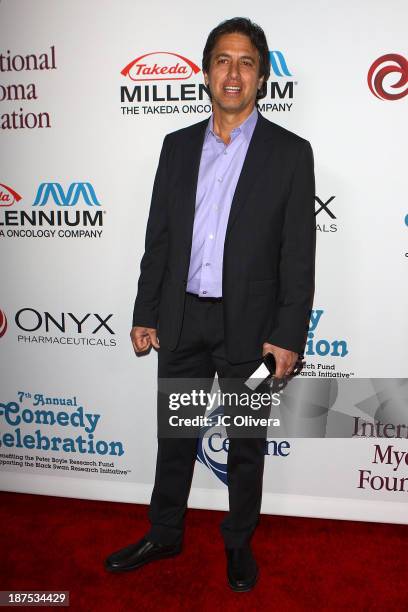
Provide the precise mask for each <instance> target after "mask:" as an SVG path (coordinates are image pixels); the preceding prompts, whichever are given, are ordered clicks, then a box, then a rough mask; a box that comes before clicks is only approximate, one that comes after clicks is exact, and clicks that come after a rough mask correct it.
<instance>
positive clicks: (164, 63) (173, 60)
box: [121, 51, 200, 81]
mask: <svg viewBox="0 0 408 612" xmlns="http://www.w3.org/2000/svg"><path fill="white" fill-rule="evenodd" d="M198 72H200V68H199V67H198V66H197V65H196V64H195V63H194V62H192V61H191V60H189V59H187V58H186V57H184V56H183V55H179V54H178V53H169V52H168V51H153V52H152V53H145V54H144V55H141V56H140V57H137V58H136V59H134V60H132V61H131V62H130V63H129V64H128V65H127V66H125V68H123V70H121V74H123V76H128V77H129V78H130V79H131V80H132V81H160V80H164V81H181V80H185V79H189V78H190V77H191V76H192V75H193V74H197V73H198Z"/></svg>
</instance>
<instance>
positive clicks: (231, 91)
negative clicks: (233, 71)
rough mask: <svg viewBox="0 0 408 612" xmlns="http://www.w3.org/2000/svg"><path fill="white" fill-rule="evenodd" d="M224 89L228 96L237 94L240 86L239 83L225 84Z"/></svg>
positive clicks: (239, 91)
mask: <svg viewBox="0 0 408 612" xmlns="http://www.w3.org/2000/svg"><path fill="white" fill-rule="evenodd" d="M224 91H225V93H226V94H227V95H229V96H237V95H239V94H240V93H241V87H240V86H239V85H226V86H225V87H224Z"/></svg>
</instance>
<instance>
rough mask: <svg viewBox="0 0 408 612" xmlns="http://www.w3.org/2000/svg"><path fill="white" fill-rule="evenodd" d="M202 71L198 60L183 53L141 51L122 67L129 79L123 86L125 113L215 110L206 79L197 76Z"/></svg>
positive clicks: (152, 113) (206, 112) (122, 94)
mask: <svg viewBox="0 0 408 612" xmlns="http://www.w3.org/2000/svg"><path fill="white" fill-rule="evenodd" d="M200 72H201V70H200V68H199V67H198V66H197V64H195V63H194V62H193V61H191V60H190V59H188V58H187V57H185V56H184V55H181V54H180V53H173V52H170V51H152V52H150V53H144V54H143V55H139V56H138V57H137V58H136V59H134V60H132V61H131V62H129V63H128V64H127V65H126V66H125V67H124V68H123V69H122V70H121V71H120V73H121V75H122V76H124V77H126V79H127V81H126V82H127V84H126V85H121V87H120V101H121V104H123V106H121V107H120V108H121V112H122V115H127V116H129V115H132V116H135V115H171V114H173V115H178V114H180V113H181V114H192V115H196V114H204V115H207V114H209V113H211V104H210V98H209V96H208V90H207V88H206V87H205V84H204V83H203V79H198V78H197V75H198V74H199V73H200ZM129 81H131V82H129ZM180 81H181V82H180Z"/></svg>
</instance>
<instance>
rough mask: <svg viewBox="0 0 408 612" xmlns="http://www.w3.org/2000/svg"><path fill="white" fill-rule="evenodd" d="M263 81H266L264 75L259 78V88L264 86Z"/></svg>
mask: <svg viewBox="0 0 408 612" xmlns="http://www.w3.org/2000/svg"><path fill="white" fill-rule="evenodd" d="M263 82H264V77H263V76H261V78H260V79H258V90H259V89H261V87H262V85H263Z"/></svg>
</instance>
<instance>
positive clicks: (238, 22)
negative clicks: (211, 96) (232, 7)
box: [202, 17, 271, 100]
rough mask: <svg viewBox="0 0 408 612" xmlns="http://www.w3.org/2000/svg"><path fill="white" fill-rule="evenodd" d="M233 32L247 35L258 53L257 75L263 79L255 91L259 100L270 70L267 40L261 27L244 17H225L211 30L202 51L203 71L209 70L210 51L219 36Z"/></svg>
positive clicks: (264, 92) (264, 90)
mask: <svg viewBox="0 0 408 612" xmlns="http://www.w3.org/2000/svg"><path fill="white" fill-rule="evenodd" d="M235 33H238V34H244V35H245V36H248V38H249V39H250V41H251V43H252V44H253V46H254V47H255V48H256V49H257V51H258V53H259V76H260V77H261V76H263V77H264V80H263V83H262V87H261V89H260V90H259V91H258V92H257V95H256V99H257V100H259V99H260V98H264V97H265V96H266V87H267V85H266V82H267V80H268V79H269V74H270V72H271V63H270V59H269V48H268V42H267V40H266V36H265V32H264V31H263V29H262V28H261V27H260V26H259V25H257V24H256V23H253V22H252V21H251V20H250V19H247V18H246V17H234V18H233V19H227V20H226V21H222V22H221V23H220V24H219V25H217V27H216V28H214V29H213V30H211V32H210V33H209V35H208V38H207V42H206V43H205V47H204V51H203V62H202V66H203V71H204V72H207V73H208V72H209V70H210V63H211V53H212V52H213V49H214V47H215V45H216V44H217V41H218V39H219V38H220V36H222V35H223V34H235Z"/></svg>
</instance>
